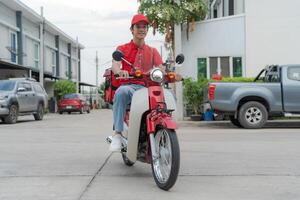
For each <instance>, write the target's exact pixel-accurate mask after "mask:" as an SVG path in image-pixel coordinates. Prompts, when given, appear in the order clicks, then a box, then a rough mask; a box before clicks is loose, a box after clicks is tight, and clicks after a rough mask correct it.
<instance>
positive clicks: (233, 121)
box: [229, 115, 242, 128]
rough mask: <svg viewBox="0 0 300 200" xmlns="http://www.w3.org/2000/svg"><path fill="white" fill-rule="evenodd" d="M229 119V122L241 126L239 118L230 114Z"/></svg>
mask: <svg viewBox="0 0 300 200" xmlns="http://www.w3.org/2000/svg"><path fill="white" fill-rule="evenodd" d="M229 119H230V121H231V123H232V124H233V125H235V126H237V127H239V128H242V125H241V124H240V122H239V120H238V119H236V118H234V116H232V115H230V116H229Z"/></svg>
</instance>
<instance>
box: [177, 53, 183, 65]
mask: <svg viewBox="0 0 300 200" xmlns="http://www.w3.org/2000/svg"><path fill="white" fill-rule="evenodd" d="M183 62H184V55H183V54H179V55H177V56H176V63H177V64H179V65H180V64H182V63H183Z"/></svg>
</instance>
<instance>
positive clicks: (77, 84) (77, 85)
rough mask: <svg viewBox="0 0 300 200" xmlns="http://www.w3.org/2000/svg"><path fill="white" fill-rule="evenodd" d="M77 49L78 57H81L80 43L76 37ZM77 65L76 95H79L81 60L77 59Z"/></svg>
mask: <svg viewBox="0 0 300 200" xmlns="http://www.w3.org/2000/svg"><path fill="white" fill-rule="evenodd" d="M76 48H77V57H78V55H79V51H80V50H79V42H78V37H76ZM77 59H78V60H77V65H76V72H77V73H76V93H79V58H77Z"/></svg>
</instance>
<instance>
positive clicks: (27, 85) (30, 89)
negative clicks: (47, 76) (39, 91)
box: [18, 83, 32, 92]
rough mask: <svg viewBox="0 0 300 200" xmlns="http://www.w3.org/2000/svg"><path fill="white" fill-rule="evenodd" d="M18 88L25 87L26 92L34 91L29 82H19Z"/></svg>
mask: <svg viewBox="0 0 300 200" xmlns="http://www.w3.org/2000/svg"><path fill="white" fill-rule="evenodd" d="M18 88H24V89H25V91H26V92H30V91H32V88H31V85H30V84H29V83H19V87H18Z"/></svg>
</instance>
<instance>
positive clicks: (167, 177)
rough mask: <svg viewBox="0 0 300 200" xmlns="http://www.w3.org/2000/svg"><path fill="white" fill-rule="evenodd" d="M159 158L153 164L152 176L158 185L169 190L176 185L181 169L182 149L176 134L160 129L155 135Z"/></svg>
mask: <svg viewBox="0 0 300 200" xmlns="http://www.w3.org/2000/svg"><path fill="white" fill-rule="evenodd" d="M155 145H156V148H157V154H158V158H157V159H156V160H153V157H152V156H151V158H152V162H151V167H152V174H153V177H154V180H155V183H156V185H157V186H158V187H159V188H161V189H163V190H166V191H167V190H169V189H170V188H171V187H173V186H174V184H175V183H176V180H177V177H178V173H179V167H180V148H179V143H178V139H177V135H176V132H175V131H174V130H169V129H165V128H163V129H160V130H158V131H157V132H156V134H155Z"/></svg>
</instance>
